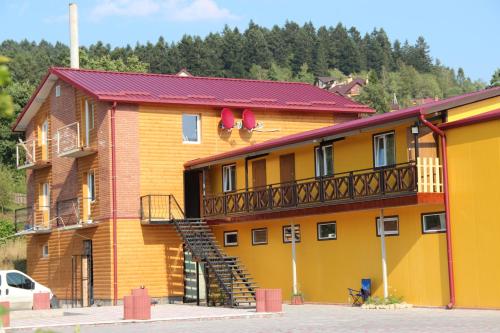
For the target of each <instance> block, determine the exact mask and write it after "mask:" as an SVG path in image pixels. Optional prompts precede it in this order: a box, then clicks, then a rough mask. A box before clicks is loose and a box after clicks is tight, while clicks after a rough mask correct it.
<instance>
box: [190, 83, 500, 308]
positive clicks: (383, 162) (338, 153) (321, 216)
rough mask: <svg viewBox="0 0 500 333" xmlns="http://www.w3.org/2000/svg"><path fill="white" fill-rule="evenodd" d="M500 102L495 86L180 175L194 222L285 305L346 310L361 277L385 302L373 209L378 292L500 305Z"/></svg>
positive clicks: (209, 162) (235, 154) (242, 152)
mask: <svg viewBox="0 0 500 333" xmlns="http://www.w3.org/2000/svg"><path fill="white" fill-rule="evenodd" d="M499 95H500V89H499V88H492V89H488V90H485V91H481V92H477V93H473V94H468V95H464V96H458V97H454V98H450V99H447V100H442V101H438V102H433V103H429V104H426V105H422V106H419V107H414V108H410V109H407V110H401V111H397V112H393V113H389V114H384V115H376V116H372V117H369V118H364V119H359V120H353V121H350V122H346V123H343V124H340V125H336V126H330V127H326V128H322V129H318V130H311V131H307V132H303V133H299V134H294V135H289V136H285V137H282V138H279V139H274V140H270V141H267V142H264V143H260V144H256V145H253V146H250V147H245V148H240V149H236V150H232V151H229V152H225V153H221V154H218V155H215V156H210V157H206V158H200V159H196V160H193V161H190V162H188V163H186V164H185V167H186V169H187V170H189V171H190V172H195V171H198V172H201V173H202V174H203V179H204V180H205V185H204V193H203V204H202V207H203V209H202V211H203V216H204V218H205V219H206V220H207V221H208V223H209V224H210V225H211V226H212V229H213V232H214V234H215V236H216V238H217V240H218V242H219V243H220V244H223V245H224V251H225V252H226V253H228V254H229V255H230V256H235V257H238V258H240V259H241V261H242V262H243V263H245V265H246V267H247V268H248V271H249V272H251V273H252V276H253V277H254V278H255V280H256V281H258V283H259V285H260V286H263V287H269V288H281V289H282V290H283V292H284V297H285V298H289V297H290V296H291V295H292V293H293V291H294V289H295V290H296V291H297V292H300V293H302V294H303V296H304V297H305V300H306V301H309V302H327V303H347V302H348V301H349V298H348V292H347V289H348V288H357V289H359V286H360V280H361V279H362V278H369V279H371V282H372V294H373V295H376V296H383V295H384V283H383V281H384V278H383V269H382V254H381V248H382V245H381V239H380V237H379V235H380V229H379V227H380V226H379V225H378V222H376V221H377V220H380V216H381V215H382V216H383V218H384V226H385V234H386V236H387V237H384V240H385V243H386V244H385V250H386V258H385V262H386V265H387V279H386V281H387V284H388V288H387V289H388V294H390V295H394V296H402V297H403V298H404V300H405V301H407V302H410V303H413V304H416V305H422V306H449V307H452V306H460V307H478V308H498V307H500V298H499V296H500V288H499V287H498V286H497V285H496V283H495V281H498V278H499V274H500V270H499V269H497V268H496V265H495V264H494V262H495V261H496V256H497V254H498V253H500V246H499V245H498V242H496V241H495V237H496V236H497V235H498V230H499V229H498V223H497V222H498V221H497V218H496V217H497V216H498V213H500V211H499V208H498V205H497V204H496V202H499V199H500V198H499V195H498V191H497V189H498V182H499V181H500V177H499V176H498V175H497V173H498V172H496V171H498V170H499V168H500V160H499V156H500V155H499V154H500V127H499V126H500V125H499V124H500V121H499V119H500V97H498V96H499ZM447 119H449V120H450V121H447ZM415 142H416V143H417V144H415ZM443 149H445V151H446V153H447V154H444V155H443ZM443 169H444V170H443ZM443 171H444V172H443ZM292 225H293V226H294V227H295V229H294V230H295V233H294V234H295V237H296V244H295V252H296V254H295V260H293V256H292V244H291V243H292V242H291V239H292V227H291V226H292ZM294 261H295V264H296V273H295V274H294V269H293V262H294ZM294 275H295V277H294ZM294 281H295V286H294Z"/></svg>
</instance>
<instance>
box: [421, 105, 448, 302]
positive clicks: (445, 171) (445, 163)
mask: <svg viewBox="0 0 500 333" xmlns="http://www.w3.org/2000/svg"><path fill="white" fill-rule="evenodd" d="M419 118H420V121H421V122H422V123H423V124H424V125H425V126H427V127H428V128H430V129H431V131H433V132H434V133H436V134H437V135H439V137H440V138H441V147H442V155H443V192H444V210H445V215H446V250H447V255H448V284H449V288H450V303H448V305H447V306H446V307H447V308H448V309H452V308H453V307H454V306H455V275H454V273H453V251H452V243H451V222H450V195H449V191H448V156H447V155H448V154H447V152H446V134H445V133H444V131H443V130H441V129H439V128H438V127H436V126H435V125H434V124H432V123H431V122H429V121H428V120H427V119H425V116H424V115H423V114H422V113H421V114H420V115H419Z"/></svg>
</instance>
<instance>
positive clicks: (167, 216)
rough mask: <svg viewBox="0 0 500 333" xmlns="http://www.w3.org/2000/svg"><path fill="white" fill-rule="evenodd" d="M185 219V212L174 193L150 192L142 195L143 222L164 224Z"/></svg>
mask: <svg viewBox="0 0 500 333" xmlns="http://www.w3.org/2000/svg"><path fill="white" fill-rule="evenodd" d="M175 219H177V220H181V219H184V212H183V210H182V208H181V206H180V205H179V203H178V202H177V200H176V199H175V197H174V196H173V195H172V194H148V195H144V196H142V197H141V222H142V223H143V224H162V223H169V222H172V221H173V220H175Z"/></svg>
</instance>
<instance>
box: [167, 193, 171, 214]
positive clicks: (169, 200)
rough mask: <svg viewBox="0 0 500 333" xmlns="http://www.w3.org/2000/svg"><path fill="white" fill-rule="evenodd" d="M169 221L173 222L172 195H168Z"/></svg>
mask: <svg viewBox="0 0 500 333" xmlns="http://www.w3.org/2000/svg"><path fill="white" fill-rule="evenodd" d="M167 209H168V219H169V220H172V195H171V194H169V195H168V207H167Z"/></svg>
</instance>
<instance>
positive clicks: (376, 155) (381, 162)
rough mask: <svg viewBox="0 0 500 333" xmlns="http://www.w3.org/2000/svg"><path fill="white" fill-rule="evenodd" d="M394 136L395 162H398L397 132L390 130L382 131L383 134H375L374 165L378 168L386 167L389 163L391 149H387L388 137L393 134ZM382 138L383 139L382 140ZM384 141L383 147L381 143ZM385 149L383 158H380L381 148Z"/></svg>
mask: <svg viewBox="0 0 500 333" xmlns="http://www.w3.org/2000/svg"><path fill="white" fill-rule="evenodd" d="M391 135H392V137H393V139H392V144H393V152H394V156H393V157H394V163H395V162H396V145H395V142H394V141H395V132H388V133H381V134H376V135H374V136H373V158H374V161H373V162H374V163H373V165H374V166H375V167H376V168H379V167H385V166H388V165H389V161H388V157H389V150H388V149H387V143H388V140H387V137H389V136H391ZM380 139H382V140H381V141H380ZM381 142H382V145H383V147H382V148H380V143H381ZM381 149H382V151H383V153H382V158H383V160H380V159H379V158H380V157H381V156H379V150H381Z"/></svg>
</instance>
